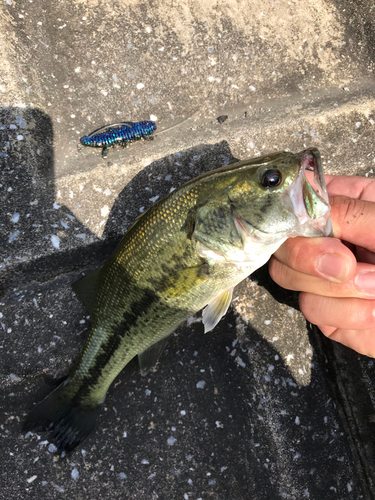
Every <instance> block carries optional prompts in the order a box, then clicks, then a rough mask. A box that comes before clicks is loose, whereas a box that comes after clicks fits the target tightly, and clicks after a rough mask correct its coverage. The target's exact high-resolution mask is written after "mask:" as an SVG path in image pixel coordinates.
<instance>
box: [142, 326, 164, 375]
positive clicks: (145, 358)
mask: <svg viewBox="0 0 375 500" xmlns="http://www.w3.org/2000/svg"><path fill="white" fill-rule="evenodd" d="M169 337H170V335H168V336H167V337H163V338H162V339H161V340H158V342H155V344H152V345H151V346H150V347H147V349H145V350H144V351H143V352H140V353H139V354H138V361H139V367H140V369H141V375H143V376H145V375H147V373H148V372H149V370H150V369H151V368H152V367H153V366H155V365H156V363H157V361H158V359H159V357H160V355H161V353H162V352H163V351H164V348H165V346H166V345H167V342H168V339H169Z"/></svg>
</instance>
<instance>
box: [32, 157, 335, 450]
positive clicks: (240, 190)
mask: <svg viewBox="0 0 375 500" xmlns="http://www.w3.org/2000/svg"><path fill="white" fill-rule="evenodd" d="M306 170H313V171H314V180H311V183H310V182H309V181H308V180H307V176H306V172H305V171H306ZM330 233H331V222H330V206H329V201H328V195H327V190H326V185H325V182H324V177H323V173H322V167H321V161H320V154H319V151H318V150H316V149H310V150H306V151H303V152H301V153H298V154H292V153H288V152H283V153H276V154H271V155H268V156H263V157H259V158H254V159H251V160H245V161H241V162H239V163H235V164H232V165H227V166H225V167H221V168H219V169H217V170H213V171H210V172H207V173H206V174H204V175H201V176H200V177H197V178H196V179H193V180H191V181H189V182H187V183H186V184H184V185H183V186H181V187H180V188H178V189H177V190H175V191H174V192H172V193H170V194H169V195H168V196H166V197H165V198H163V199H162V200H160V201H158V202H157V203H155V204H154V205H153V206H152V207H151V208H150V209H149V210H147V212H145V213H144V214H142V216H140V217H138V218H137V219H136V221H135V222H134V224H133V225H132V226H131V227H130V229H129V230H128V231H127V233H126V234H125V235H124V237H123V238H122V240H121V242H120V243H119V245H118V247H117V249H116V250H115V252H114V253H113V255H112V256H111V257H110V258H109V260H108V261H107V262H106V263H105V264H104V265H103V266H102V267H101V268H100V269H98V270H96V271H94V272H93V273H92V274H90V275H88V276H85V277H84V278H82V279H81V280H79V281H78V282H77V283H76V284H75V285H74V289H75V290H76V291H77V293H78V295H79V296H80V297H81V298H82V300H83V302H84V303H85V304H86V305H87V307H88V309H89V311H90V314H91V321H92V327H91V331H90V333H89V336H88V339H87V341H86V343H85V346H84V348H83V351H82V354H81V356H80V359H79V361H78V363H77V365H76V368H75V369H74V371H73V373H72V374H71V375H70V376H69V377H68V379H67V380H66V381H65V382H63V383H62V384H61V385H60V386H59V387H57V389H55V390H54V391H53V392H52V393H51V394H50V395H48V396H47V397H46V398H45V399H44V400H43V401H42V402H41V403H39V405H37V406H36V407H35V408H34V409H33V410H32V411H31V413H30V414H29V415H28V417H27V419H26V422H25V425H24V430H25V431H34V432H35V431H41V430H52V431H53V433H52V441H53V442H54V444H55V445H56V446H57V448H58V449H60V450H68V451H70V450H72V449H74V448H75V447H76V446H77V445H78V444H79V443H80V442H81V441H82V440H83V439H84V438H85V437H86V436H87V435H88V434H89V433H90V432H91V431H92V429H93V428H94V425H95V421H96V418H97V416H98V415H99V413H100V410H101V408H102V406H103V403H104V399H105V395H106V392H107V390H108V388H109V386H110V385H111V383H112V382H113V380H114V379H115V378H116V377H117V375H118V374H119V373H120V372H121V370H122V369H123V368H124V366H125V365H126V364H127V363H129V361H130V360H131V359H132V358H134V356H136V355H138V359H139V364H140V368H141V372H142V374H145V373H147V371H148V370H149V369H150V368H151V367H152V366H153V365H154V364H155V363H156V361H157V360H158V358H159V355H160V354H161V352H162V350H163V348H164V346H165V343H166V341H167V338H168V337H169V335H170V334H171V333H172V332H173V331H174V330H175V329H176V328H177V327H178V326H179V325H180V324H181V323H182V322H183V321H185V320H186V319H187V318H189V317H190V316H191V315H193V314H195V313H196V312H197V311H199V310H200V309H202V308H204V310H203V324H204V329H205V332H209V331H210V330H212V329H213V328H214V327H215V325H216V324H217V323H218V322H219V321H220V319H221V318H222V316H223V315H224V314H225V313H226V311H227V309H228V307H229V305H230V302H231V298H232V293H233V288H234V287H235V286H236V285H237V284H238V283H239V282H240V281H242V280H243V279H244V278H246V277H247V276H248V275H249V274H251V273H252V272H253V271H255V270H256V269H258V268H259V267H260V266H261V265H263V264H264V263H266V262H267V260H268V259H269V258H270V256H271V255H272V253H274V252H275V251H276V250H277V249H278V248H279V246H280V245H281V244H282V243H283V242H284V241H285V240H286V239H287V238H290V237H294V236H297V235H300V236H309V237H312V236H328V235H330Z"/></svg>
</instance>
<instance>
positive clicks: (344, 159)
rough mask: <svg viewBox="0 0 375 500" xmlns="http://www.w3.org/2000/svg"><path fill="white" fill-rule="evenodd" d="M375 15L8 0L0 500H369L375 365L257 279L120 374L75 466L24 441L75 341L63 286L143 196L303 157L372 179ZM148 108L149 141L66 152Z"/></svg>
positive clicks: (2, 142)
mask: <svg viewBox="0 0 375 500" xmlns="http://www.w3.org/2000/svg"><path fill="white" fill-rule="evenodd" d="M374 15H375V9H373V8H372V5H371V3H370V2H365V1H362V2H358V1H352V0H335V1H332V0H307V1H306V2H303V3H301V2H296V1H289V2H288V1H286V0H280V1H278V2H271V1H262V2H261V1H260V0H254V1H252V2H247V1H245V0H239V1H234V0H229V1H226V2H225V3H224V2H217V1H214V0H207V1H205V2H198V1H197V0H191V1H189V2H188V1H186V0H182V1H181V2H179V3H177V2H144V1H141V0H128V1H125V0H117V1H114V0H113V1H111V2H101V1H100V0H74V1H69V0H62V1H60V2H58V4H56V3H53V2H48V1H46V0H44V1H43V0H42V1H38V2H36V1H34V2H32V1H25V0H19V1H15V0H2V3H1V6H0V57H1V68H0V104H1V106H2V107H1V108H0V172H1V180H0V204H1V205H0V206H1V211H0V238H1V245H0V252H1V258H2V261H1V263H0V266H1V269H0V326H1V328H0V336H1V341H0V357H1V365H0V366H1V369H0V372H1V399H0V408H1V412H0V440H1V441H0V443H1V444H0V447H1V448H0V450H1V472H0V477H1V487H0V498H12V499H13V498H22V499H23V498H35V497H39V498H43V499H50V498H51V499H52V498H53V499H54V498H65V497H71V498H74V499H86V498H122V499H126V500H130V499H134V500H144V499H145V500H146V499H154V498H159V499H184V500H185V499H194V500H198V499H202V500H203V499H217V500H224V499H231V500H232V499H236V500H237V499H238V500H250V499H251V500H273V499H275V500H278V499H280V500H281V499H288V500H289V499H290V500H301V499H304V498H307V499H313V500H318V499H319V500H320V499H322V498H324V499H327V500H331V499H332V500H333V499H340V500H351V499H353V500H359V499H366V500H367V499H373V498H374V434H375V433H374V430H375V429H374V426H375V425H374V422H375V419H374V414H375V413H374V399H375V390H374V382H373V380H374V371H375V367H374V363H373V360H371V359H369V358H366V357H364V356H360V355H357V354H355V353H353V352H351V351H349V350H348V349H346V348H344V347H342V346H339V345H337V344H333V343H332V342H330V341H327V340H326V339H324V338H323V337H322V335H321V334H320V333H319V332H318V331H316V330H315V328H314V327H312V326H311V325H307V324H306V321H305V320H304V318H303V316H302V315H301V314H300V313H299V311H298V306H297V303H298V302H297V296H296V294H293V293H289V292H287V291H285V290H282V289H280V288H278V287H277V286H276V285H274V284H273V283H272V282H271V280H270V278H269V277H268V274H267V269H266V268H263V269H261V270H259V271H257V272H256V273H255V274H254V275H253V276H252V278H251V279H248V280H246V281H245V282H244V283H242V284H241V285H240V286H239V287H238V289H237V290H236V292H235V295H234V297H235V299H234V301H233V306H232V308H231V309H230V312H229V313H228V315H227V316H226V317H225V319H224V320H223V321H222V322H221V323H220V324H219V325H218V326H217V328H216V329H215V331H214V332H211V333H210V334H207V335H203V328H202V325H201V323H200V319H199V318H200V316H199V315H197V317H196V318H194V320H192V321H191V322H190V324H186V325H182V326H181V327H180V329H179V330H178V331H177V332H176V334H175V336H174V338H173V339H172V340H171V342H170V343H169V345H168V348H167V350H166V351H165V353H164V354H163V356H162V358H161V360H160V363H159V364H158V366H157V368H156V370H155V372H154V373H151V374H150V375H149V376H148V377H146V378H142V377H141V376H140V375H139V371H138V368H137V364H136V363H135V362H134V363H131V364H130V365H128V366H127V367H126V369H125V370H124V372H123V373H122V374H121V375H120V376H119V377H118V380H117V381H116V382H115V383H114V384H113V386H112V388H111V389H110V391H109V394H108V398H107V400H106V409H105V411H104V412H103V413H102V415H101V417H100V421H99V426H98V429H97V431H96V432H95V433H93V434H92V435H91V436H90V437H89V438H88V439H87V441H85V442H84V443H83V444H82V446H81V447H79V449H77V450H76V451H74V452H73V453H72V454H70V455H69V456H67V455H64V454H63V456H59V455H56V453H54V448H53V446H50V444H49V443H48V442H47V441H46V439H47V436H46V435H41V436H30V435H28V436H25V435H22V433H21V432H20V427H21V425H22V421H23V419H24V417H25V415H26V413H27V412H28V411H29V410H30V409H31V408H32V406H33V404H34V403H35V402H37V401H40V399H41V398H42V397H43V396H44V395H46V394H47V393H48V392H49V391H50V390H51V389H52V388H53V387H55V386H56V384H57V383H58V381H59V380H60V379H62V378H63V377H65V376H66V375H67V373H68V372H69V369H70V367H71V365H72V363H73V362H74V360H75V359H76V358H77V356H78V353H79V350H80V348H81V347H82V344H83V342H84V338H85V332H86V331H87V328H88V324H89V318H88V316H87V312H86V311H85V310H84V307H83V306H82V305H81V304H80V302H79V301H78V300H77V298H76V297H75V296H74V293H73V292H72V290H71V287H70V285H71V283H72V282H73V281H75V279H77V277H79V276H80V275H81V272H82V271H87V270H89V269H94V268H95V267H97V266H98V265H99V264H100V263H101V262H102V261H103V260H104V259H105V258H106V257H107V256H108V255H109V253H110V252H111V251H112V250H113V248H114V247H115V245H116V243H117V241H118V240H119V238H120V236H121V235H122V234H123V233H124V232H125V231H126V229H127V227H128V226H129V225H130V224H131V222H132V221H133V220H134V218H135V217H136V216H137V215H138V214H139V213H140V211H142V210H144V209H146V208H147V207H148V206H150V205H151V203H153V200H154V199H155V197H156V196H159V197H161V196H163V195H165V194H166V193H168V192H169V190H170V189H171V188H172V187H176V186H178V185H180V184H182V183H183V182H185V181H186V180H187V179H190V178H192V177H195V176H196V175H198V174H200V173H202V172H205V171H207V170H209V169H212V168H216V167H218V166H221V165H223V164H225V163H228V162H230V161H233V160H234V159H235V158H239V159H244V158H246V157H248V156H253V155H258V154H262V153H263V152H270V151H275V150H283V149H288V150H291V151H295V152H296V151H300V150H301V149H303V148H305V147H310V146H317V147H318V148H319V149H320V151H321V152H322V155H323V161H324V166H325V169H326V171H327V173H347V174H358V175H367V176H373V175H374V167H375V163H374V160H375V149H374V146H373V143H374V126H375V101H374V99H375V91H374V77H373V64H374V56H375V52H374V47H375V45H374V35H373V33H374V29H373V26H374ZM223 115H226V116H228V118H227V120H225V121H224V122H223V123H219V121H218V120H217V118H218V117H219V116H223ZM153 116H154V117H156V118H157V125H158V130H157V132H158V133H157V135H156V137H155V140H154V141H152V142H142V143H141V142H139V143H136V144H134V145H132V146H131V147H129V148H128V149H121V148H119V149H111V150H110V152H109V154H108V158H107V159H106V160H105V161H104V160H103V159H102V158H101V155H100V152H99V150H90V149H85V150H84V151H81V152H78V151H77V142H78V140H79V137H81V136H82V135H85V134H87V133H90V132H91V131H92V130H94V129H96V128H98V127H100V126H102V125H104V124H108V123H111V122H117V121H120V120H129V119H130V120H134V121H138V120H143V119H150V117H153ZM175 125H177V126H175ZM172 127H173V128H172ZM164 130H165V132H163V131H164ZM160 132H162V133H160ZM203 382H204V383H203Z"/></svg>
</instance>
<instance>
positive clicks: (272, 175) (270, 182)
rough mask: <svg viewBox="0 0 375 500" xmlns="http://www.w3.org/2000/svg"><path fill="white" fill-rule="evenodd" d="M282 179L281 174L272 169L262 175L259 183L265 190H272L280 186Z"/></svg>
mask: <svg viewBox="0 0 375 500" xmlns="http://www.w3.org/2000/svg"><path fill="white" fill-rule="evenodd" d="M282 178H283V176H282V173H281V172H280V171H279V170H277V169H276V168H273V169H271V170H267V171H266V172H264V173H263V175H262V177H261V179H260V182H261V184H262V185H263V186H264V187H266V188H274V187H276V186H279V185H280V183H281V180H282Z"/></svg>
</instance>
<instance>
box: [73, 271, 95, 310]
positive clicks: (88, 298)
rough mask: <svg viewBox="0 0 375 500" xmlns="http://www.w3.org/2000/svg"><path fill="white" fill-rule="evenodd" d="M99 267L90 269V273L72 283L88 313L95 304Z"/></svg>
mask: <svg viewBox="0 0 375 500" xmlns="http://www.w3.org/2000/svg"><path fill="white" fill-rule="evenodd" d="M101 269H102V268H101V267H99V268H98V269H95V271H92V272H91V273H90V274H88V275H87V276H84V277H83V278H81V279H79V280H78V281H76V282H75V283H73V285H72V288H73V290H74V291H75V292H76V294H77V295H78V297H79V298H80V299H81V301H82V302H83V303H84V304H85V306H86V307H87V310H88V312H89V313H90V314H91V312H92V310H93V308H94V305H95V300H96V295H97V291H98V278H99V274H100V271H101Z"/></svg>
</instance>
